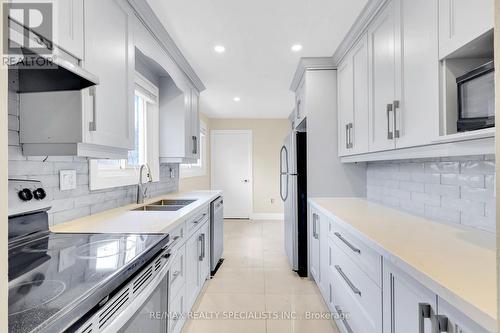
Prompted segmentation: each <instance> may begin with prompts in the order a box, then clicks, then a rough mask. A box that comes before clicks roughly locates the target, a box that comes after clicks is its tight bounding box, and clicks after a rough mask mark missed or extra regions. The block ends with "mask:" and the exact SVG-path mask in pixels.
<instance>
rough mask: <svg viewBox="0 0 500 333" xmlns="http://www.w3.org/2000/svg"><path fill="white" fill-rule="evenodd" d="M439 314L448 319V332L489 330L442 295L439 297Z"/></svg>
mask: <svg viewBox="0 0 500 333" xmlns="http://www.w3.org/2000/svg"><path fill="white" fill-rule="evenodd" d="M438 315H440V316H442V318H445V319H446V320H447V321H448V330H446V331H445V332H447V333H487V332H489V331H488V330H486V329H484V328H483V327H481V326H479V325H478V324H477V323H475V322H474V321H472V320H471V319H470V318H468V317H467V316H466V315H464V314H463V313H461V312H460V311H458V310H457V309H455V307H453V306H452V305H451V304H450V303H448V302H446V301H445V300H444V299H442V298H440V297H438Z"/></svg>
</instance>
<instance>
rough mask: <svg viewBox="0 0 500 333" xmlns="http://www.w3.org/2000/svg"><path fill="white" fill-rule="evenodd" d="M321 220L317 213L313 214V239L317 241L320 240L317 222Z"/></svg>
mask: <svg viewBox="0 0 500 333" xmlns="http://www.w3.org/2000/svg"><path fill="white" fill-rule="evenodd" d="M318 220H319V215H318V214H316V213H313V237H314V238H315V239H318V238H319V235H318V230H317V226H316V222H317V221H318Z"/></svg>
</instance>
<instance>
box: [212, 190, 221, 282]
mask: <svg viewBox="0 0 500 333" xmlns="http://www.w3.org/2000/svg"><path fill="white" fill-rule="evenodd" d="M223 251H224V200H223V198H222V197H218V198H217V199H215V200H214V201H212V203H211V204H210V272H211V275H212V276H214V275H215V273H216V272H217V270H218V269H219V267H220V265H221V264H222V262H223V260H224V259H223V258H222V252H223Z"/></svg>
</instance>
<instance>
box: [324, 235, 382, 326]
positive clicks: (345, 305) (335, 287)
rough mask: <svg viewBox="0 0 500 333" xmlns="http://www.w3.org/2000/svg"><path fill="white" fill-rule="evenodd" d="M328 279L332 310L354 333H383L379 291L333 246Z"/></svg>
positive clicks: (380, 290)
mask: <svg viewBox="0 0 500 333" xmlns="http://www.w3.org/2000/svg"><path fill="white" fill-rule="evenodd" d="M330 249H331V254H330V256H331V259H330V260H331V263H330V277H331V288H332V296H331V297H332V301H333V302H332V303H333V307H334V310H336V311H337V312H338V310H339V309H340V310H341V311H342V312H343V313H344V314H347V315H348V316H350V317H348V318H346V320H347V323H348V325H349V326H350V328H351V329H352V331H353V332H374V333H376V332H382V289H381V288H380V287H379V286H377V285H376V284H375V283H374V282H373V281H372V280H371V279H370V278H368V276H367V275H366V274H365V273H364V272H363V271H362V270H361V269H360V268H359V267H358V266H357V265H356V264H354V262H353V261H352V260H351V259H350V257H348V256H346V255H345V254H344V253H343V251H342V250H340V249H339V248H338V247H337V246H335V245H334V244H332V245H331V246H330Z"/></svg>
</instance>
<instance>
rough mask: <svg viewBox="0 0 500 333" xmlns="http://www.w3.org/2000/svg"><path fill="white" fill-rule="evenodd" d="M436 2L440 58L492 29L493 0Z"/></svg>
mask: <svg viewBox="0 0 500 333" xmlns="http://www.w3.org/2000/svg"><path fill="white" fill-rule="evenodd" d="M438 2H439V57H440V58H441V59H442V58H445V57H447V56H448V55H450V54H451V53H453V52H454V51H456V50H458V49H459V48H460V47H462V46H464V45H466V44H467V43H469V42H470V41H472V40H474V39H475V38H477V37H479V36H481V35H482V34H484V33H485V32H487V31H488V30H491V29H493V26H494V1H493V0H473V1H471V0H439V1H438ZM422 27H424V26H423V25H422Z"/></svg>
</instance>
